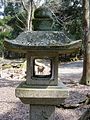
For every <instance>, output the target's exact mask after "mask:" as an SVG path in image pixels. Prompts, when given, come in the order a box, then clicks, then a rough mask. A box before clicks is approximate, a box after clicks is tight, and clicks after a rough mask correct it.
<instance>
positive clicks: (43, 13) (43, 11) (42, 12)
mask: <svg viewBox="0 0 90 120" xmlns="http://www.w3.org/2000/svg"><path fill="white" fill-rule="evenodd" d="M52 16H53V13H52V12H51V10H50V9H49V7H45V6H41V7H39V8H37V9H36V10H35V12H34V17H35V18H52Z"/></svg>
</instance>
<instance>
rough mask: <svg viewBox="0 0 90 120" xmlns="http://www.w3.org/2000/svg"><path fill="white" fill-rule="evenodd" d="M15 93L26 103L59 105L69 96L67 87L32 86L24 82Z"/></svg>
mask: <svg viewBox="0 0 90 120" xmlns="http://www.w3.org/2000/svg"><path fill="white" fill-rule="evenodd" d="M15 94H16V96H17V97H18V98H20V100H21V101H22V102H23V103H25V104H31V105H59V104H60V103H61V102H63V101H64V99H65V98H67V97H68V96H69V92H68V90H67V88H65V87H62V86H30V85H27V84H25V82H22V83H21V84H20V85H19V86H18V87H17V88H16V90H15Z"/></svg>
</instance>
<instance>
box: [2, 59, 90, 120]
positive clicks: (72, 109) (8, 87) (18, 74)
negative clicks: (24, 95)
mask: <svg viewBox="0 0 90 120" xmlns="http://www.w3.org/2000/svg"><path fill="white" fill-rule="evenodd" d="M22 62H23V60H4V59H0V66H1V71H0V73H1V77H0V120H29V105H25V104H23V103H22V102H21V101H20V100H19V98H16V96H15V88H16V87H17V86H18V85H19V84H20V83H21V82H22V81H24V80H25V68H22V67H17V64H20V63H22ZM14 63H15V64H16V65H15V64H14ZM5 64H10V65H12V64H14V65H12V66H13V67H10V66H7V65H6V66H7V67H3V66H4V65H5ZM82 66H83V60H79V61H76V62H67V63H61V64H60V65H59V84H60V81H62V82H63V83H64V84H65V85H66V86H67V87H68V89H69V94H70V95H69V98H67V99H65V102H64V103H63V104H61V105H58V106H57V107H56V111H55V112H56V113H55V116H56V117H55V120H78V119H79V118H80V116H81V115H82V114H83V113H84V112H85V111H86V110H87V108H90V105H87V104H85V101H86V99H87V97H86V95H87V94H88V93H90V86H86V85H80V84H79V81H80V79H81V77H82V71H83V67H82Z"/></svg>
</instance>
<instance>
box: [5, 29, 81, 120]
mask: <svg viewBox="0 0 90 120" xmlns="http://www.w3.org/2000/svg"><path fill="white" fill-rule="evenodd" d="M45 29H46V28H45ZM80 43H81V41H75V42H71V40H70V39H69V38H68V37H66V36H65V34H64V33H62V32H59V31H32V32H30V31H26V32H23V33H21V34H20V35H19V36H18V37H17V38H16V39H15V40H5V41H4V45H5V47H6V48H7V49H8V50H12V51H16V52H23V53H26V58H27V72H26V73H27V75H26V81H25V82H22V83H21V84H20V85H19V86H18V87H17V88H16V90H15V94H16V96H17V97H18V98H20V100H21V101H22V102H23V103H25V104H29V105H30V120H55V106H56V105H58V104H60V103H61V102H63V101H64V99H65V98H67V97H68V95H69V92H68V89H67V88H66V87H65V86H63V85H62V84H60V85H58V57H59V54H67V53H71V52H74V51H75V50H78V49H79V48H80Z"/></svg>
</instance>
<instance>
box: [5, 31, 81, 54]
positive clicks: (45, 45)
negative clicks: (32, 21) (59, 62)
mask: <svg viewBox="0 0 90 120" xmlns="http://www.w3.org/2000/svg"><path fill="white" fill-rule="evenodd" d="M4 45H5V47H6V48H7V49H8V50H12V51H16V52H24V53H26V52H27V51H30V50H51V51H53V50H54V51H59V52H60V53H63V52H64V53H66V52H68V51H69V52H70V51H72V50H74V51H75V50H76V49H78V48H80V46H81V40H77V41H72V40H71V39H69V38H68V37H67V36H66V35H65V34H64V33H63V32H60V31H26V32H22V33H21V34H20V35H19V36H18V37H17V38H16V39H14V40H5V41H4Z"/></svg>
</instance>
